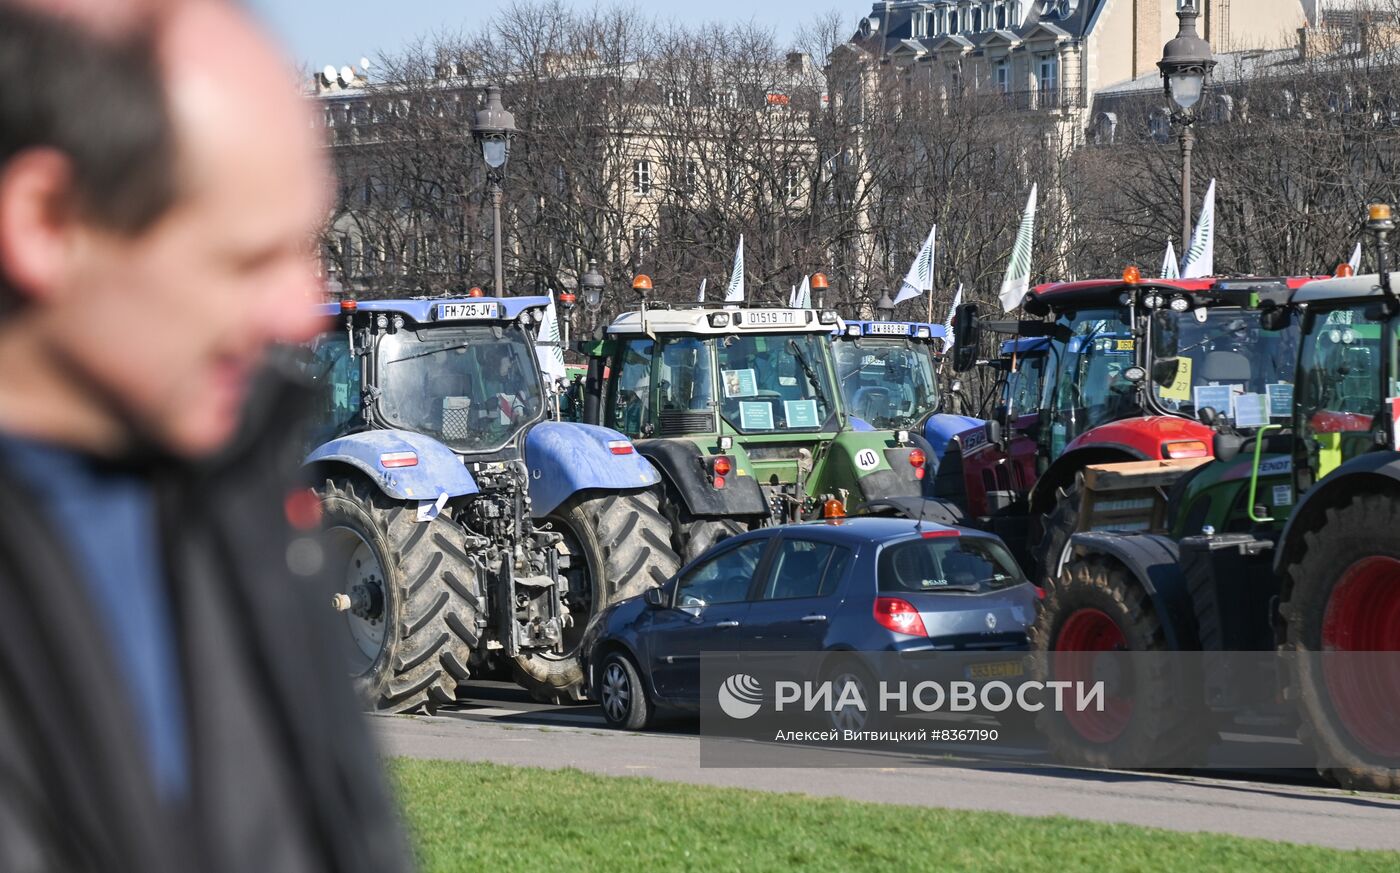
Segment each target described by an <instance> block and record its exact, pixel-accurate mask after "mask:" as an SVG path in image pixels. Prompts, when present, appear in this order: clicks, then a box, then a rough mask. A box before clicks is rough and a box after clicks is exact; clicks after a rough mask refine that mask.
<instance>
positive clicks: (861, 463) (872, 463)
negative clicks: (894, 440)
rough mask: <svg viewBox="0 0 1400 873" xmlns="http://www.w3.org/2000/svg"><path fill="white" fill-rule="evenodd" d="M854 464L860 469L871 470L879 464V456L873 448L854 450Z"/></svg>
mask: <svg viewBox="0 0 1400 873" xmlns="http://www.w3.org/2000/svg"><path fill="white" fill-rule="evenodd" d="M856 466H857V467H859V468H861V469H862V470H873V469H875V468H876V467H878V466H880V456H879V455H877V454H875V450H874V449H861V450H860V451H858V452H856Z"/></svg>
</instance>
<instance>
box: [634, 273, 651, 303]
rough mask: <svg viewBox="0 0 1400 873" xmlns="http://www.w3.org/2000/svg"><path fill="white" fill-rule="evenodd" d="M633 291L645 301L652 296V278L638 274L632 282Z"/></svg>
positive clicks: (644, 274)
mask: <svg viewBox="0 0 1400 873" xmlns="http://www.w3.org/2000/svg"><path fill="white" fill-rule="evenodd" d="M632 290H633V291H636V292H637V296H638V297H641V298H643V299H645V298H646V297H647V296H649V295H650V294H651V277H650V276H648V275H647V274H646V273H638V274H637V277H636V278H635V279H633V280H632Z"/></svg>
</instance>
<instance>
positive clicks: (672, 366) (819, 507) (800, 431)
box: [584, 305, 927, 559]
mask: <svg viewBox="0 0 1400 873" xmlns="http://www.w3.org/2000/svg"><path fill="white" fill-rule="evenodd" d="M841 326H842V322H841V320H840V319H839V318H838V317H837V315H836V313H835V312H832V311H818V310H813V309H764V308H742V307H738V306H729V307H723V308H720V307H714V306H710V307H706V306H695V305H690V306H686V305H679V306H666V305H656V306H650V307H647V308H644V309H642V310H639V311H637V312H629V313H626V314H624V315H622V316H620V317H619V318H618V319H617V320H616V321H614V322H613V323H612V324H611V325H609V326H608V327H607V328H606V330H605V332H604V335H603V339H602V340H601V341H599V342H598V343H596V344H595V345H594V346H593V347H592V348H591V349H590V352H589V353H590V359H591V360H590V367H589V374H588V378H587V380H586V401H585V412H584V420H585V421H588V422H591V423H597V424H602V425H604V426H607V427H611V428H614V429H616V430H619V431H621V432H622V433H624V434H626V435H627V436H629V437H631V438H632V440H633V441H634V443H635V445H636V447H637V451H638V452H640V453H641V454H642V455H644V456H645V457H646V458H648V459H649V460H650V461H651V462H652V463H653V464H654V465H655V466H656V468H657V469H658V471H660V473H661V476H662V479H663V480H664V481H665V483H666V497H667V500H666V502H667V506H668V510H669V513H670V516H671V519H672V525H673V528H672V532H673V544H674V545H675V547H676V548H677V550H678V551H679V552H680V553H681V554H682V556H683V557H684V558H686V559H689V558H691V557H694V556H695V555H697V554H699V553H700V552H701V551H703V550H704V549H706V548H708V547H709V546H710V545H711V544H713V543H714V542H715V541H717V540H718V539H722V538H724V537H726V536H729V535H732V534H734V533H737V532H740V531H743V530H746V529H749V528H751V527H755V526H759V525H766V524H779V523H783V522H789V521H797V520H802V519H810V518H814V517H820V516H823V515H827V516H830V515H839V514H844V513H845V512H846V511H847V509H854V508H855V507H857V506H860V505H863V504H868V503H870V502H871V501H875V500H880V499H885V498H892V497H906V496H913V495H918V494H919V493H920V490H921V480H922V478H923V475H924V464H925V461H926V459H927V450H926V447H924V446H923V445H921V444H922V443H923V440H922V438H921V437H919V436H918V435H917V434H911V433H910V432H908V431H903V430H901V431H895V430H877V429H873V428H871V427H870V426H869V425H864V426H861V425H858V424H857V423H856V422H855V421H853V419H852V416H851V414H850V413H849V411H848V409H847V407H846V403H845V399H844V398H843V396H842V393H841V391H840V390H839V388H838V384H839V382H838V379H837V375H836V369H835V362H834V359H833V354H832V344H831V335H832V333H833V331H835V330H839V329H840V328H841Z"/></svg>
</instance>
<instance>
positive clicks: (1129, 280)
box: [1123, 266, 1142, 285]
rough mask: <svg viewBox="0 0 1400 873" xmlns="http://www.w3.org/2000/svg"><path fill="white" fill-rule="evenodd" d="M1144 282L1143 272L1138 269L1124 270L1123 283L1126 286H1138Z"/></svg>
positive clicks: (1129, 268) (1128, 268) (1127, 268)
mask: <svg viewBox="0 0 1400 873" xmlns="http://www.w3.org/2000/svg"><path fill="white" fill-rule="evenodd" d="M1140 282H1142V271H1141V270H1139V269H1138V268H1137V267H1131V266H1130V267H1124V268H1123V283H1124V284H1125V285H1137V284H1139V283H1140Z"/></svg>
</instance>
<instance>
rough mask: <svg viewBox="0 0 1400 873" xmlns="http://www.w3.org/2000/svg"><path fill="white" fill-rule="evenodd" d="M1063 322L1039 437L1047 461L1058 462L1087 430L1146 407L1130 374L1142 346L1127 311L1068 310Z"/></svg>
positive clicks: (1056, 339)
mask: <svg viewBox="0 0 1400 873" xmlns="http://www.w3.org/2000/svg"><path fill="white" fill-rule="evenodd" d="M1059 323H1060V324H1061V325H1062V326H1064V327H1065V328H1066V329H1067V331H1068V336H1067V338H1065V339H1063V340H1062V339H1061V338H1060V337H1058V336H1057V337H1054V338H1052V339H1051V342H1050V360H1049V363H1048V367H1049V368H1050V369H1049V370H1048V371H1047V372H1049V373H1051V374H1052V375H1051V377H1050V381H1049V382H1048V384H1047V386H1046V393H1045V397H1046V400H1047V401H1048V402H1047V403H1046V404H1045V406H1044V407H1043V409H1042V411H1041V427H1040V433H1039V434H1038V439H1037V442H1038V443H1039V446H1040V454H1041V457H1042V458H1043V459H1044V460H1045V461H1046V462H1053V461H1054V460H1055V459H1056V458H1058V457H1059V456H1060V455H1061V454H1062V453H1063V452H1064V450H1065V447H1066V446H1068V445H1069V444H1070V442H1072V441H1073V440H1074V438H1075V437H1077V436H1079V435H1080V434H1082V433H1084V432H1085V431H1087V430H1089V429H1091V428H1094V427H1098V426H1099V425H1101V424H1107V423H1108V422H1110V421H1118V420H1120V419H1123V418H1128V417H1131V416H1133V415H1136V414H1137V413H1138V412H1139V411H1140V410H1141V406H1140V404H1139V403H1138V399H1137V385H1136V383H1134V382H1133V381H1131V380H1130V379H1128V378H1127V375H1126V372H1127V370H1128V369H1129V368H1131V367H1132V366H1133V365H1134V364H1135V363H1136V362H1137V345H1136V343H1135V341H1134V339H1133V332H1132V328H1131V326H1130V325H1128V324H1127V323H1126V321H1124V318H1123V312H1122V311H1121V310H1118V309H1108V308H1102V309H1085V310H1080V311H1078V312H1067V313H1065V314H1063V315H1061V316H1060V319H1059Z"/></svg>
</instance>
